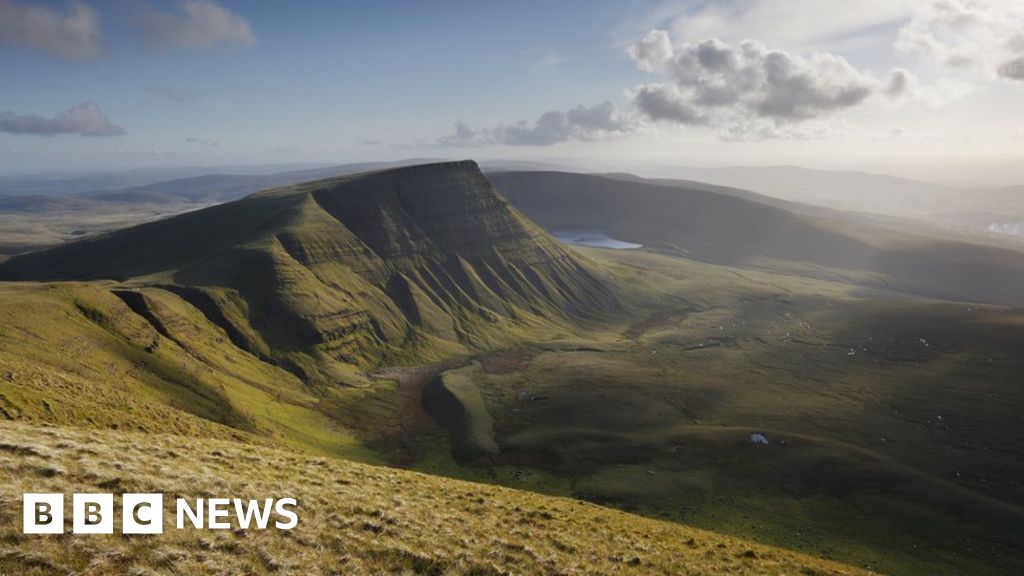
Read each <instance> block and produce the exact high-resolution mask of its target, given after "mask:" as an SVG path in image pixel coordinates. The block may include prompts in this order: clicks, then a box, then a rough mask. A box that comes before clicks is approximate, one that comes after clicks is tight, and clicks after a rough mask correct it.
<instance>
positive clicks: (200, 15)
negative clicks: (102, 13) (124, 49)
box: [134, 0, 256, 48]
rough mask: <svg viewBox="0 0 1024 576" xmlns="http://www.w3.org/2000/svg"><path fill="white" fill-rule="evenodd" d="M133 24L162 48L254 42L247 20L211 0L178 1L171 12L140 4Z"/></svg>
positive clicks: (249, 43) (253, 35)
mask: <svg viewBox="0 0 1024 576" xmlns="http://www.w3.org/2000/svg"><path fill="white" fill-rule="evenodd" d="M134 24H135V25H136V27H137V28H138V29H139V30H140V31H141V32H142V33H143V34H144V35H145V37H146V39H147V40H148V41H149V42H150V43H152V44H153V45H154V46H158V47H161V48H175V47H186V48H205V47H208V46H213V45H216V44H243V45H246V46H251V45H253V44H255V43H256V35H255V34H254V33H253V31H252V27H251V26H250V25H249V21H248V20H246V19H245V18H243V17H242V16H240V15H238V14H236V13H234V12H232V11H230V10H228V9H227V8H225V7H223V6H221V5H220V4H218V3H217V2H215V1H214V0H180V1H179V2H178V3H177V10H175V11H174V12H165V11H163V10H160V9H159V8H156V7H155V6H151V5H148V4H142V5H140V6H139V9H138V11H137V13H136V15H135V18H134Z"/></svg>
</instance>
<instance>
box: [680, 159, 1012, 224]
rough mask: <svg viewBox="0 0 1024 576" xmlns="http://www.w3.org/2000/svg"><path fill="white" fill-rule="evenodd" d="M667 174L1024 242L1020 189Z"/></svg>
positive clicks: (877, 178) (780, 170) (721, 171)
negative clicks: (1022, 240) (1014, 236)
mask: <svg viewBox="0 0 1024 576" xmlns="http://www.w3.org/2000/svg"><path fill="white" fill-rule="evenodd" d="M662 172H664V173H666V174H671V175H672V176H673V177H675V178H685V179H688V180H699V181H701V182H709V183H713V184H718V185H723V186H732V187H735V188H742V189H746V190H753V191H755V192H759V193H761V194H765V195H768V196H772V197H775V198H780V199H783V200H789V201H792V202H800V203H805V204H812V205H816V206H826V207H830V208H837V209H840V210H855V211H860V212H870V213H873V214H882V215H888V216H898V217H901V218H912V219H918V220H924V221H928V222H932V223H936V224H942V225H945V226H956V227H963V228H967V229H970V230H977V231H988V232H995V233H1000V234H1011V235H1016V236H1020V235H1021V234H1020V233H1019V231H1018V228H1017V227H1015V226H1014V225H1015V224H1019V223H1020V222H1022V221H1024V194H1021V188H1020V187H1019V186H1008V187H1001V188H971V187H968V186H947V185H942V184H935V183H931V182H921V181H918V180H910V179H907V178H897V177H894V176H887V175H882V174H869V173H865V172H857V171H851V170H814V169H809V168H801V167H798V166H763V167H754V166H737V167H718V168H695V167H672V168H670V169H666V170H663V171H662ZM662 181H663V182H672V181H671V180H662ZM676 184H680V182H676Z"/></svg>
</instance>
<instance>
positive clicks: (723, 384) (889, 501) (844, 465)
mask: <svg viewBox="0 0 1024 576" xmlns="http://www.w3.org/2000/svg"><path fill="white" fill-rule="evenodd" d="M586 252H587V253H588V255H589V256H590V257H591V258H592V259H595V260H596V261H598V262H599V263H601V264H603V265H605V266H606V267H608V268H610V269H612V270H613V271H615V273H616V274H618V275H619V276H620V277H621V278H624V279H628V282H627V284H629V285H631V286H634V287H636V288H637V289H638V290H639V291H640V292H643V293H646V294H650V292H651V291H662V292H663V296H662V298H660V301H661V302H662V303H663V304H664V305H665V306H666V307H665V308H664V309H663V310H661V311H658V310H653V311H651V310H648V313H649V314H650V315H649V316H648V318H647V320H646V321H643V322H639V323H636V324H634V325H632V326H628V327H625V326H624V327H623V330H622V333H621V334H620V335H619V336H618V337H617V338H610V337H608V336H604V337H600V338H597V339H596V340H595V339H591V340H589V341H587V340H579V341H577V342H575V343H562V344H557V345H556V344H543V345H537V346H533V347H529V348H525V349H521V350H518V351H515V350H514V351H508V352H502V353H499V354H492V355H488V356H485V357H484V359H483V361H482V365H483V366H484V368H485V373H484V374H481V376H480V378H479V379H478V381H477V385H478V387H479V389H480V390H481V391H482V393H483V395H484V397H485V400H486V404H487V405H486V409H487V410H488V412H489V413H490V414H492V415H493V416H494V418H495V420H496V431H497V439H498V444H499V446H500V448H501V450H502V456H501V457H499V458H497V459H493V460H492V461H491V462H492V467H491V468H490V469H489V470H487V471H485V470H478V471H474V470H473V469H467V468H465V467H459V466H454V465H453V464H452V463H451V462H448V461H446V459H445V457H444V455H443V454H437V453H432V454H430V455H428V457H427V458H425V459H424V460H422V461H421V462H420V464H419V466H420V468H421V469H423V470H425V471H430V472H434V473H442V474H453V475H460V476H463V477H475V478H490V479H491V480H492V481H497V482H499V483H503V484H506V485H509V486H515V487H521V488H528V489H533V490H538V491H543V492H547V493H553V494H575V495H577V496H579V497H584V498H588V499H591V500H594V501H598V502H602V503H605V504H608V505H612V506H616V507H620V508H625V509H628V510H634V511H639V512H642V513H645V514H651V515H655V516H659V517H667V518H672V519H677V520H681V521H684V522H692V523H697V524H698V525H701V526H703V527H707V528H710V529H714V530H720V531H724V532H727V533H732V534H737V535H743V536H744V537H749V538H755V539H759V540H761V541H764V542H770V543H773V544H776V545H780V546H786V547H790V548H794V549H798V550H803V551H806V552H810V553H814V554H821V555H826V556H828V557H833V558H839V559H842V560H843V561H845V562H849V563H855V564H857V565H866V566H871V567H874V568H878V569H880V570H881V571H883V572H891V573H897V574H920V573H928V574H951V575H953V574H963V573H1003V574H1015V573H1019V571H1020V570H1021V568H1022V566H1024V556H1022V554H1021V549H1022V546H1024V541H1022V540H1021V538H1020V534H1021V530H1022V529H1024V507H1022V505H1024V494H1022V486H1021V485H1020V483H1019V479H1020V478H1021V477H1024V465H1022V464H1021V462H1024V450H1022V448H1021V446H1022V445H1024V437H1022V435H1021V433H1020V431H1019V424H1018V420H1019V417H1020V407H1021V406H1022V405H1024V399H1022V392H1021V390H1020V389H1019V386H1018V385H1017V383H1018V382H1019V381H1020V375H1021V366H1020V363H1019V360H1018V350H1019V349H1020V347H1021V346H1024V316H1022V315H1021V313H1020V311H1019V310H1014V309H1008V308H1000V307H984V306H976V305H963V304H953V303H948V302H940V301H923V300H912V299H895V300H894V299H893V298H894V296H893V295H891V294H890V295H886V294H884V293H873V294H863V293H858V292H857V291H856V290H855V289H853V288H851V287H849V286H844V285H841V284H829V283H826V282H820V281H814V280H807V279H803V278H799V277H786V276H781V275H774V274H765V273H759V272H751V271H740V270H736V269H731V268H724V267H718V266H710V265H706V264H699V263H693V262H686V261H681V260H678V259H675V258H670V257H665V256H658V255H654V254H647V253H643V252H614V251H598V250H586ZM922 340H923V341H922ZM851 351H852V352H853V354H852V355H851ZM529 397H542V398H543V400H539V401H538V400H534V401H530V400H525V399H524V398H529ZM753 432H763V433H765V434H767V435H768V437H769V438H770V439H771V441H772V443H773V444H772V445H771V446H768V447H757V446H752V445H750V444H749V443H748V442H747V437H748V435H749V434H751V433H753ZM780 440H785V441H786V445H785V446H782V445H781V444H780Z"/></svg>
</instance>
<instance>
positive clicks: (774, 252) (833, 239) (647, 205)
mask: <svg viewBox="0 0 1024 576" xmlns="http://www.w3.org/2000/svg"><path fill="white" fill-rule="evenodd" d="M490 178H491V180H492V182H494V184H495V186H496V187H497V188H498V189H499V190H501V192H502V193H503V194H505V195H506V196H507V197H508V198H509V200H510V201H511V202H512V203H513V204H514V205H515V206H516V207H517V208H519V209H520V210H522V211H523V212H524V213H525V214H526V215H527V216H529V217H530V218H532V219H533V220H534V221H536V222H537V223H539V224H541V225H543V226H546V227H549V228H564V227H574V226H578V227H591V228H601V229H604V230H605V231H606V232H607V233H608V234H609V235H610V236H612V237H614V238H616V239H619V240H624V241H627V242H634V243H638V244H643V245H645V246H647V247H649V248H651V249H654V250H658V251H661V252H664V253H669V254H676V255H685V256H687V257H690V258H695V259H698V260H702V261H706V262H713V263H717V264H726V265H733V266H735V265H740V266H760V267H766V268H771V269H775V270H790V271H793V272H796V273H801V274H808V275H812V276H821V277H827V278H833V279H836V278H838V279H844V278H845V280H846V281H851V282H855V283H863V284H865V285H872V286H877V287H887V288H894V289H897V290H901V291H905V292H910V293H914V294H919V295H925V296H930V297H939V298H947V299H955V300H968V301H981V302H992V303H1003V304H1006V303H1009V304H1022V303H1024V252H1022V251H1021V250H1018V249H1014V247H1013V246H1011V245H1010V244H1008V243H1006V244H999V243H991V242H988V241H987V240H985V241H978V242H969V241H968V237H966V236H956V235H952V234H950V235H945V236H943V235H938V234H928V233H923V232H922V233H919V232H918V231H917V230H915V229H912V228H913V227H909V228H911V229H910V231H902V230H900V229H898V227H897V226H895V225H894V224H893V223H891V222H890V223H882V222H871V221H869V220H864V219H857V218H849V217H842V216H840V215H838V214H836V213H834V212H833V211H829V210H826V209H821V208H818V209H816V208H807V207H804V208H800V207H796V208H792V207H790V206H788V205H787V204H785V203H782V202H781V201H779V200H775V199H769V198H764V197H758V195H756V194H752V193H749V192H744V191H729V190H726V191H725V192H723V191H721V190H717V189H715V187H711V186H708V185H706V184H691V183H681V184H679V185H667V184H665V183H664V182H663V183H661V184H657V183H651V182H646V181H641V180H630V179H623V178H622V177H621V176H620V177H618V178H615V179H613V178H607V177H601V176H592V175H583V174H572V173H565V172H505V173H493V174H491V175H490ZM823 268H827V269H828V270H823ZM844 271H845V272H847V273H849V274H847V275H845V276H844V275H843V274H844ZM837 273H838V274H839V276H836V274H837Z"/></svg>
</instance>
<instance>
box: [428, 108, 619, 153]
mask: <svg viewBox="0 0 1024 576" xmlns="http://www.w3.org/2000/svg"><path fill="white" fill-rule="evenodd" d="M635 127H636V122H635V119H633V118H632V116H631V115H629V114H627V113H624V112H622V111H621V110H619V108H618V106H616V105H615V103H614V102H611V101H605V102H602V103H600V104H598V105H596V106H592V107H589V108H588V107H585V106H577V107H576V108H573V109H571V110H567V111H560V110H553V111H551V112H546V113H544V114H542V115H541V116H540V117H539V118H537V120H535V121H534V122H527V121H519V122H516V123H513V124H498V125H496V126H473V125H470V124H467V123H465V122H457V123H456V124H455V133H454V134H451V135H449V136H445V137H443V138H440V139H438V141H437V143H438V144H440V145H442V146H487V145H492V144H507V145H511V146H549V145H551V144H556V143H558V142H565V141H567V140H586V141H589V140H599V139H602V138H608V137H612V136H615V135H622V134H626V133H628V132H631V131H633V130H634V129H635Z"/></svg>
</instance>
